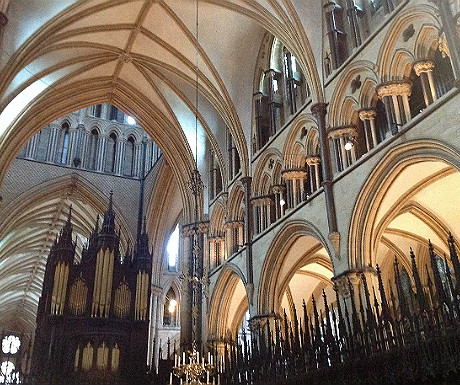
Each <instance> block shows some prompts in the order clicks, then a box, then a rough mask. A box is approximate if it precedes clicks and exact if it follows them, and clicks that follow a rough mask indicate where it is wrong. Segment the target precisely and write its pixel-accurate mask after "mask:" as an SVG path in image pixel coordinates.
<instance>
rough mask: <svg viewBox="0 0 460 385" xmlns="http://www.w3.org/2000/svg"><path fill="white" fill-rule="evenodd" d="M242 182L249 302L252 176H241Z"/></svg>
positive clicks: (251, 284) (251, 280)
mask: <svg viewBox="0 0 460 385" xmlns="http://www.w3.org/2000/svg"><path fill="white" fill-rule="evenodd" d="M241 182H242V183H243V187H244V210H245V213H246V215H245V216H244V226H245V228H244V230H245V234H244V245H245V246H246V269H247V274H248V282H247V285H246V286H247V290H248V293H249V298H248V300H249V304H251V303H252V293H253V291H254V290H253V289H254V268H253V260H252V236H253V228H254V227H253V226H254V225H253V223H252V218H253V214H252V210H253V209H252V202H251V186H252V178H251V177H249V176H245V177H243V178H241Z"/></svg>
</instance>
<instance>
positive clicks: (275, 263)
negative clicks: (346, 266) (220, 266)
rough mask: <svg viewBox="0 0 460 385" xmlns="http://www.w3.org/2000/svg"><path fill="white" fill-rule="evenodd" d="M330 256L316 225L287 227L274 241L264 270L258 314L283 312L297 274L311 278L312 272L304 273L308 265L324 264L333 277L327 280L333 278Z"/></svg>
mask: <svg viewBox="0 0 460 385" xmlns="http://www.w3.org/2000/svg"><path fill="white" fill-rule="evenodd" d="M330 255H331V253H330V250H329V246H328V243H327V242H326V240H325V238H324V237H323V236H322V234H321V233H320V231H319V230H318V229H317V228H316V227H315V226H314V225H313V224H311V223H309V222H307V221H293V222H291V223H288V224H286V225H285V226H284V227H283V228H282V229H281V230H280V231H279V232H278V234H277V236H276V237H275V239H274V240H273V241H272V243H271V245H270V248H269V249H268V252H267V256H266V258H265V260H264V264H263V266H262V271H261V275H260V280H259V287H258V295H257V298H258V311H259V314H261V315H268V314H277V313H278V312H279V311H280V309H281V303H282V301H283V296H284V293H285V292H286V288H287V287H288V285H289V282H290V281H291V280H292V278H293V276H294V274H296V272H298V271H300V273H301V274H302V275H310V276H311V274H312V272H311V271H310V270H308V269H307V270H304V271H302V268H303V267H305V266H306V265H308V264H313V263H316V262H318V261H321V266H322V267H323V268H324V269H327V270H328V271H329V273H330V276H329V277H328V278H331V277H332V270H333V267H332V264H331V260H330V257H329V256H330ZM318 270H319V271H321V272H324V271H325V270H322V269H318ZM299 295H300V296H302V295H304V294H302V293H300V294H299ZM307 296H308V294H307V293H305V297H307ZM298 299H302V298H300V297H299V298H298ZM298 308H300V307H298Z"/></svg>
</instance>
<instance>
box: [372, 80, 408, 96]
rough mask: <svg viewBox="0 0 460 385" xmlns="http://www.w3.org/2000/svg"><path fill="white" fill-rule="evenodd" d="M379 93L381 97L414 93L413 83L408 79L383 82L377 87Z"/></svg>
mask: <svg viewBox="0 0 460 385" xmlns="http://www.w3.org/2000/svg"><path fill="white" fill-rule="evenodd" d="M376 91H377V95H378V96H379V98H380V99H383V98H384V97H385V96H394V95H401V96H402V95H407V96H410V95H411V93H412V83H411V82H410V81H407V80H401V81H394V82H387V83H382V84H380V85H379V86H377V88H376Z"/></svg>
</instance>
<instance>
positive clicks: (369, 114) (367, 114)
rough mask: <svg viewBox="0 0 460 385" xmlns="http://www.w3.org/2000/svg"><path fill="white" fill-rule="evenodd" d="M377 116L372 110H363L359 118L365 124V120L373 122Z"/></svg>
mask: <svg viewBox="0 0 460 385" xmlns="http://www.w3.org/2000/svg"><path fill="white" fill-rule="evenodd" d="M376 116H377V112H376V111H375V110H372V109H368V110H361V111H359V118H360V119H361V120H362V121H363V122H364V121H365V120H372V119H375V117H376Z"/></svg>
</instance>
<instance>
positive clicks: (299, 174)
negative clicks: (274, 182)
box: [281, 169, 307, 180]
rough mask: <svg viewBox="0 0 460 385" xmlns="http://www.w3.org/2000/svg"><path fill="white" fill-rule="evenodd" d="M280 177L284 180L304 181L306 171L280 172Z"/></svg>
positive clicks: (291, 170)
mask: <svg viewBox="0 0 460 385" xmlns="http://www.w3.org/2000/svg"><path fill="white" fill-rule="evenodd" d="M281 175H282V176H283V178H284V179H286V180H293V179H305V178H306V177H307V171H306V170H305V169H290V170H284V171H282V172H281Z"/></svg>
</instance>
